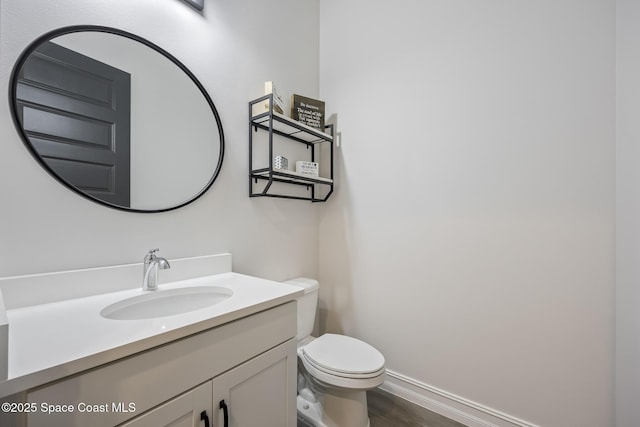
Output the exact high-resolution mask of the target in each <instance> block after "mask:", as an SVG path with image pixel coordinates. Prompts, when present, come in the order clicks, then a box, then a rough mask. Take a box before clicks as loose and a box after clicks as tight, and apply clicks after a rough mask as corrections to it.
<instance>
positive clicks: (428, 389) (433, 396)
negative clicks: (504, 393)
mask: <svg viewBox="0 0 640 427" xmlns="http://www.w3.org/2000/svg"><path fill="white" fill-rule="evenodd" d="M380 388H381V389H382V390H384V391H386V392H388V393H391V394H393V395H395V396H398V397H400V398H402V399H405V400H408V401H409V402H412V403H415V404H416V405H418V406H422V407H423V408H426V409H428V410H430V411H433V412H435V413H438V414H440V415H443V416H445V417H447V418H450V419H452V420H454V421H458V422H459V423H462V424H464V425H466V426H468V427H514V426H517V427H539V426H538V425H536V424H532V423H529V422H527V421H524V420H521V419H519V418H517V417H514V416H511V415H509V414H505V413H504V412H500V411H498V410H495V409H492V408H489V407H487V406H484V405H481V404H479V403H476V402H473V401H471V400H469V399H465V398H464V397H460V396H457V395H455V394H453V393H449V392H447V391H444V390H441V389H439V388H437V387H433V386H430V385H428V384H425V383H423V382H420V381H417V380H414V379H413V378H409V377H407V376H404V375H402V374H399V373H397V372H394V371H390V370H387V379H386V380H385V382H384V384H383V385H382V386H380Z"/></svg>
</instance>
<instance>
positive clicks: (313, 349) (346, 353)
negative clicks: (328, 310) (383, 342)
mask: <svg viewBox="0 0 640 427" xmlns="http://www.w3.org/2000/svg"><path fill="white" fill-rule="evenodd" d="M302 351H303V352H304V355H305V356H306V357H307V359H309V361H311V362H312V363H314V364H315V365H317V366H319V367H321V368H324V369H326V370H329V371H333V372H338V373H343V374H374V373H376V374H377V373H379V371H380V370H381V369H382V368H383V367H384V356H383V355H382V354H381V353H380V352H379V351H378V350H376V349H375V348H373V347H372V346H370V345H369V344H367V343H366V342H363V341H360V340H359V339H356V338H352V337H347V336H344V335H336V334H324V335H322V336H321V337H319V338H316V339H315V340H313V341H312V342H310V343H309V344H307V345H306V346H304V348H303V349H302Z"/></svg>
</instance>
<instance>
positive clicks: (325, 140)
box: [249, 94, 334, 202]
mask: <svg viewBox="0 0 640 427" xmlns="http://www.w3.org/2000/svg"><path fill="white" fill-rule="evenodd" d="M266 101H268V102H269V109H268V111H264V112H260V113H258V114H254V110H255V106H256V105H258V104H263V103H265V102H266ZM260 107H261V105H260ZM259 110H264V108H259ZM325 129H326V130H328V131H329V132H330V133H326V132H322V131H320V130H318V129H314V128H312V127H309V126H307V125H305V124H303V123H300V122H298V121H296V120H293V119H291V118H289V117H286V116H284V115H282V114H278V113H277V112H275V111H273V95H271V94H270V95H265V96H263V97H260V98H257V99H254V100H253V101H250V102H249V197H279V198H284V199H298V200H310V201H312V202H325V201H327V199H328V198H329V196H331V193H333V143H334V127H333V125H327V126H325ZM258 130H263V131H266V132H267V143H268V150H269V166H268V167H263V168H257V169H254V167H253V151H254V146H253V145H254V135H253V134H254V132H258ZM274 135H278V136H281V137H283V138H284V139H285V140H289V141H294V142H298V143H301V144H304V145H306V146H307V150H308V151H309V156H310V161H312V162H315V161H316V160H315V159H316V154H317V153H316V151H318V150H319V149H320V147H321V146H323V145H327V144H328V146H329V150H330V151H329V152H330V169H329V170H330V177H329V178H325V177H310V176H305V175H301V174H298V173H296V172H293V171H288V170H280V169H274V167H273V158H274V150H273V145H274ZM316 148H318V150H316ZM259 182H261V183H262V184H264V185H263V187H262V189H261V190H255V187H257V186H258V183H259ZM273 183H284V184H292V185H295V186H304V187H306V190H307V193H308V194H307V195H305V196H300V195H292V194H286V193H284V192H283V191H282V187H279V189H275V188H274V186H272V184H273ZM316 187H319V188H316ZM321 188H324V190H322V191H321ZM320 192H323V193H326V194H324V196H321V197H317V196H316V195H317V193H320Z"/></svg>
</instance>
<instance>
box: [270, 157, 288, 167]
mask: <svg viewBox="0 0 640 427" xmlns="http://www.w3.org/2000/svg"><path fill="white" fill-rule="evenodd" d="M273 168H274V169H279V170H285V171H286V170H289V160H288V159H287V158H286V157H285V156H276V157H274V159H273Z"/></svg>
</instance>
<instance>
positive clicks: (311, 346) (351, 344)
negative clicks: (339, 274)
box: [286, 278, 385, 427]
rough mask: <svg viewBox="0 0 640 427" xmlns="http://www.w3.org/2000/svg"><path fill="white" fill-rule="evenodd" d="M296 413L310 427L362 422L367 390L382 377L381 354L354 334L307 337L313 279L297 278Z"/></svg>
mask: <svg viewBox="0 0 640 427" xmlns="http://www.w3.org/2000/svg"><path fill="white" fill-rule="evenodd" d="M286 283H288V284H291V285H295V286H300V287H302V288H303V289H304V290H305V294H304V295H303V296H302V297H300V298H298V334H297V336H296V338H297V340H298V361H299V363H298V397H297V406H298V417H299V418H302V419H303V420H304V421H306V423H308V424H311V425H313V426H316V427H345V426H348V427H367V426H369V417H368V413H367V393H366V392H367V390H371V389H374V388H376V387H378V386H380V385H381V384H382V383H383V382H384V378H385V367H384V363H385V360H384V356H383V355H382V354H381V353H380V352H379V351H378V350H376V349H375V348H374V347H372V346H371V345H369V344H367V343H365V342H364V341H361V340H359V339H356V338H353V337H348V336H345V335H338V334H324V335H322V336H319V337H317V338H314V337H312V336H311V332H312V330H313V324H314V322H315V315H316V306H317V301H318V288H319V286H318V282H317V281H315V280H313V279H306V278H298V279H293V280H289V281H287V282H286Z"/></svg>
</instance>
